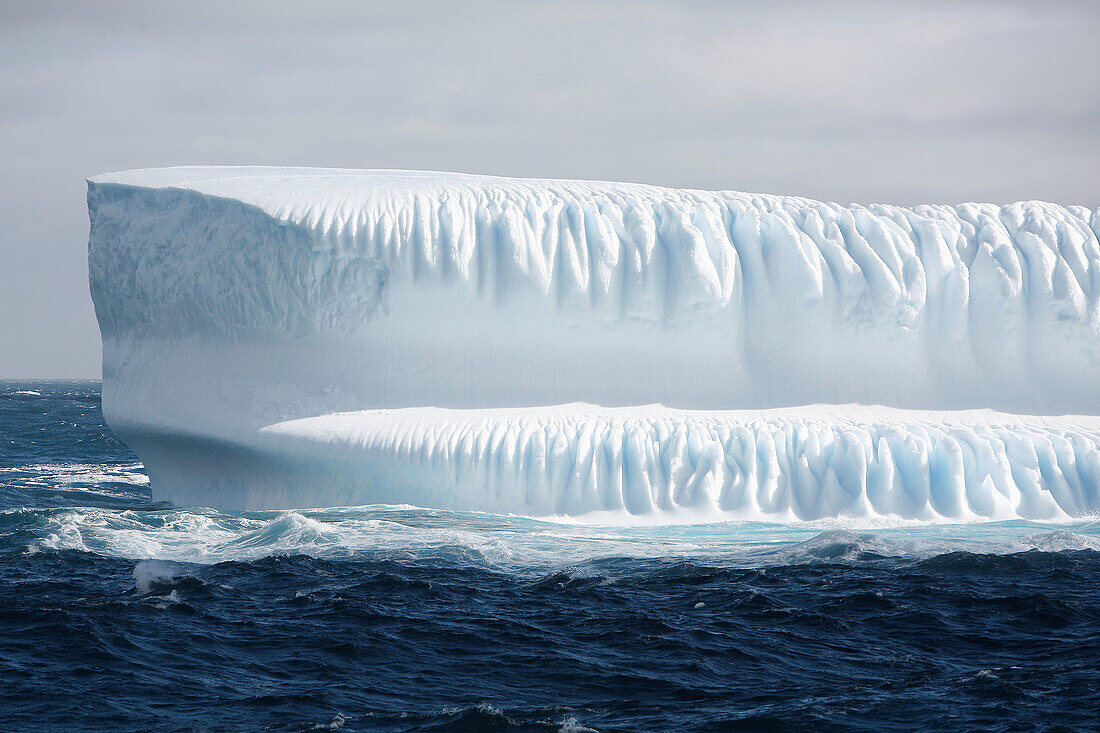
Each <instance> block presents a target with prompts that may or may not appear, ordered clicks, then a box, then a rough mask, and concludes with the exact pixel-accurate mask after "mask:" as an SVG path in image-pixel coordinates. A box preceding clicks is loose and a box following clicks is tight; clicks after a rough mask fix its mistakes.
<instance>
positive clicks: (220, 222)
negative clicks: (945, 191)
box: [88, 168, 1100, 513]
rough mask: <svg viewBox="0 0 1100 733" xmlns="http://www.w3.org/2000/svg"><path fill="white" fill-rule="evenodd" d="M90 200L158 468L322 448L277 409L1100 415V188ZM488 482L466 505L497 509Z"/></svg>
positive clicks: (361, 192)
mask: <svg viewBox="0 0 1100 733" xmlns="http://www.w3.org/2000/svg"><path fill="white" fill-rule="evenodd" d="M88 198H89V209H90V212H91V222H92V229H91V241H90V249H89V252H90V254H89V269H90V276H91V287H92V296H93V300H94V302H95V305H96V312H97V316H98V318H99V321H100V326H101V329H102V332H103V340H104V406H105V409H106V411H107V415H108V419H109V420H111V423H112V426H114V427H115V428H116V429H117V430H119V431H120V433H122V434H123V436H124V437H126V438H127V439H128V440H129V442H131V444H133V445H134V447H135V448H136V449H138V451H139V453H140V454H142V457H143V459H145V460H146V463H147V465H148V466H149V469H150V471H151V472H152V473H153V479H154V487H156V486H157V484H158V481H157V476H156V473H157V468H156V464H157V463H158V462H159V463H161V464H162V465H164V466H169V465H170V466H173V468H172V469H171V471H170V473H171V475H170V476H169V475H165V476H164V477H163V480H162V481H161V482H160V483H161V484H163V485H165V486H169V485H171V486H180V485H181V482H180V481H179V480H177V479H179V477H180V476H182V475H183V473H185V472H188V471H189V469H187V468H186V467H187V466H188V465H190V464H188V462H187V461H186V460H183V459H182V458H181V456H186V455H192V453H194V452H196V451H197V452H199V453H202V451H203V450H205V451H206V455H209V456H214V455H217V456H222V457H221V458H218V460H219V461H221V462H222V463H221V465H222V468H223V469H224V472H223V475H224V476H228V475H230V474H232V473H233V470H235V469H236V468H239V467H240V466H243V465H245V464H246V463H248V465H254V466H257V467H263V470H260V469H259V468H257V470H255V471H253V474H255V475H259V474H261V473H265V472H267V473H270V471H269V470H268V469H270V468H271V466H273V465H276V464H278V465H283V464H285V465H284V468H285V469H286V470H285V471H283V475H290V474H291V473H294V470H296V469H297V468H300V467H301V465H302V462H301V461H302V459H303V456H304V455H305V454H306V453H308V454H309V455H311V456H315V455H320V453H323V451H321V452H320V453H319V452H318V451H319V449H318V447H317V445H316V441H305V440H300V441H298V442H296V443H294V444H293V445H294V446H298V447H293V446H289V445H288V444H287V443H286V436H285V435H281V436H279V437H278V440H276V437H275V436H273V433H272V432H271V431H270V430H267V429H268V428H270V426H272V425H274V424H277V423H287V422H288V421H301V420H308V419H311V418H317V417H320V416H324V415H329V414H332V413H345V412H360V413H363V414H365V413H364V411H375V410H380V409H389V410H400V409H407V408H416V407H428V406H434V407H439V408H455V409H470V408H521V407H534V406H550V405H561V404H567V403H573V402H585V403H591V404H596V405H603V406H605V407H630V406H637V405H646V404H651V403H663V404H665V405H667V406H670V407H674V408H684V409H688V410H693V411H709V410H720V409H762V408H772V407H780V406H794V405H807V404H815V403H834V404H836V403H864V404H883V405H889V406H893V407H897V408H909V409H936V410H955V409H963V408H994V409H998V410H1004V411H1008V412H1016V413H1032V414H1063V413H1070V414H1089V415H1093V414H1097V412H1098V411H1100V378H1098V377H1097V369H1096V367H1097V366H1098V365H1100V305H1098V303H1100V269H1098V268H1100V245H1098V243H1097V231H1098V230H1100V211H1089V210H1087V209H1083V208H1081V207H1061V206H1056V205H1052V204H1045V203H1038V202H1028V203H1018V204H1012V205H1009V206H994V205H989V204H964V205H960V206H953V207H950V206H922V207H915V208H901V207H894V206H870V207H862V206H850V207H843V206H838V205H835V204H824V203H819V202H815V201H810V200H806V199H800V198H793V197H780V196H756V195H747V194H739V193H732V192H704V191H679V190H671V189H662V188H657V187H652V186H641V185H630V184H613V183H592V182H576V181H529V180H512V179H501V178H488V177H478V176H464V175H457V174H440V173H416V172H395V171H339V170H337V171H332V170H316V169H268V168H182V169H158V170H148V171H131V172H127V173H119V174H108V175H106V176H101V177H98V178H95V179H93V180H92V181H90V184H89V196H88ZM364 419H367V418H364ZM900 420H901V423H902V425H903V428H902V429H903V430H907V429H909V428H908V427H904V425H906V421H905V420H904V419H900ZM895 422H897V420H895ZM914 429H915V428H914ZM1066 429H1067V430H1069V431H1070V432H1073V431H1074V430H1076V428H1074V427H1073V426H1072V425H1070V426H1069V427H1068V428H1066ZM1090 429H1091V428H1090ZM265 430H266V431H265ZM653 430H656V428H652V429H649V432H648V433H646V434H647V435H649V436H650V437H649V438H646V439H645V440H646V441H649V442H650V443H652V445H658V444H659V443H660V441H659V440H658V439H657V437H654V436H655V433H653ZM1082 430H1084V428H1082ZM1086 434H1089V433H1088V431H1087V430H1085V431H1084V432H1082V433H1081V435H1086ZM333 439H334V440H335V438H333ZM608 440H612V438H608ZM1081 441H1083V442H1081ZM337 442H339V441H337ZM566 442H567V443H568V441H566ZM826 442H827V443H828V441H826ZM276 443H277V444H278V445H277V447H276ZM1078 443H1080V446H1079V448H1080V450H1081V451H1083V453H1081V456H1085V455H1086V454H1088V455H1091V453H1089V450H1092V449H1094V448H1095V441H1094V440H1093V438H1091V437H1084V438H1081V440H1080V441H1078ZM1075 445H1077V444H1075ZM143 446H145V450H144V452H143V450H142V447H143ZM173 446H175V447H173ZM202 446H206V448H205V449H204V448H202ZM1090 446H1092V448H1090ZM299 449H300V450H302V451H304V452H305V453H303V455H302V456H298V455H296V454H295V451H297V450H299ZM395 450H396V449H395ZM147 455H148V456H149V457H147ZM1075 455H1077V454H1075ZM160 456H163V458H158V457H160ZM382 460H383V459H381V458H380V459H378V460H375V461H374V462H373V463H372V464H371V465H374V466H376V467H377V466H379V465H380V463H379V461H382ZM433 460H434V459H433ZM1082 460H1091V459H1087V458H1083V459H1082ZM249 462H250V463H249ZM342 465H350V464H347V463H346V462H345V463H344V464H342ZM620 468H621V467H620ZM231 469H233V470H231ZM406 469H407V470H406ZM347 470H348V471H351V470H352V469H350V468H349V469H347ZM355 470H356V471H358V472H360V473H361V472H362V471H367V472H370V470H371V469H370V468H369V467H367V468H360V469H355ZM417 470H419V469H415V468H411V469H409V468H407V467H406V468H403V469H402V471H406V473H407V472H408V471H412V473H413V474H416V471H417ZM609 470H611V469H609ZM621 470H625V469H621ZM922 470H924V471H925V474H926V475H927V474H928V472H929V471H930V470H931V469H927V467H926V469H922ZM276 473H278V472H276ZM780 473H782V471H780ZM189 475H190V474H189ZM265 475H266V474H265ZM424 476H425V480H428V476H427V474H424ZM173 477H175V478H173ZM189 480H191V481H192V482H193V483H194V481H198V482H199V483H203V482H204V481H205V483H206V484H207V486H208V487H209V486H213V485H214V484H217V486H218V489H217V492H215V493H214V494H210V493H209V492H207V493H206V494H202V495H203V496H204V497H206V500H207V503H215V501H214V500H215V499H216V498H217V496H222V495H224V496H225V497H227V499H226V501H227V502H228V503H239V502H238V501H237V500H239V499H240V497H241V496H244V495H248V496H251V497H253V498H251V499H248V500H247V501H246V502H245V503H252V504H254V505H263V504H264V503H265V501H266V500H265V499H264V496H267V495H268V494H267V493H266V492H265V490H264V488H263V486H252V487H249V488H247V489H240V490H238V489H237V488H234V487H235V486H237V485H238V484H241V483H248V479H247V478H243V477H242V478H234V479H224V480H217V481H215V480H214V479H201V478H194V477H192V478H191V479H189ZM326 480H327V481H329V482H330V483H332V482H336V483H338V482H337V481H336V478H334V477H332V476H330V477H329V479H326ZM1093 480H1094V479H1091V478H1087V477H1086V479H1085V480H1084V484H1082V486H1084V488H1083V489H1082V491H1086V493H1087V490H1091V489H1090V486H1091V484H1090V483H1089V482H1090V481H1093ZM211 482H213V483H211ZM264 482H265V485H266V484H271V483H273V482H274V483H277V482H278V479H276V478H272V477H271V476H269V477H268V478H266V479H264ZM365 483H369V482H365ZM460 483H461V482H460ZM536 483H537V482H536ZM462 486H463V487H464V486H465V484H462ZM524 486H526V484H524ZM490 489H491V487H490ZM490 489H487V488H485V487H484V486H483V487H482V488H462V487H459V486H456V487H455V488H454V489H453V494H454V497H455V498H454V501H453V504H454V505H455V506H464V507H467V508H483V509H490V510H491V509H493V508H494V505H493V500H492V498H491V496H489V495H488V494H486V491H490ZM196 490H197V489H196ZM535 490H536V489H531V491H535ZM1039 490H1046V489H1045V488H1044V485H1043V484H1042V481H1040V489H1039ZM175 491H176V496H177V498H178V499H180V500H183V501H186V500H187V498H188V497H187V495H186V490H184V489H183V488H179V489H178V490H175ZM242 491H243V493H242ZM524 491H525V492H527V491H528V490H527V489H524ZM180 492H183V493H182V494H181V493H180ZM528 493H530V492H528ZM681 494H682V492H681ZM376 495H377V494H372V493H371V492H370V491H365V493H364V494H363V495H362V496H357V497H356V496H346V497H345V498H346V499H348V500H364V501H371V500H374V499H372V496H376ZM474 495H477V496H474ZM234 497H235V498H234ZM280 497H281V498H279V499H278V500H277V503H280V504H287V503H288V502H290V501H292V498H291V497H292V495H288V494H285V493H284V494H281V495H280ZM318 497H323V492H322V494H319V495H318ZM387 498H388V499H389V498H392V497H387ZM433 501H438V502H439V503H444V504H445V503H446V497H442V498H438V497H437V498H436V499H433ZM537 503H538V502H533V503H532V504H531V506H534V505H535V504H537ZM979 503H980V502H979ZM1056 503H1057V502H1056ZM1086 503H1087V502H1086ZM520 504H522V502H520ZM688 505H693V504H691V501H689V502H688ZM637 506H646V504H645V502H641V503H637ZM649 506H651V507H655V506H657V505H656V504H653V503H652V502H651V503H650V504H649ZM883 506H886V504H883ZM585 507H586V508H585V509H584V511H590V510H592V509H598V508H614V507H611V506H600V505H598V502H597V504H586V505H585ZM626 508H627V509H628V510H630V511H633V510H632V509H631V508H630V507H626ZM521 509H522V506H518V505H517V507H513V508H512V509H511V510H517V511H518V510H521ZM558 509H560V507H558V508H555V510H558ZM651 510H656V509H651ZM563 511H574V510H573V509H569V508H566V509H564V510H563ZM578 511H579V510H578ZM646 511H649V510H646ZM838 511H840V510H838ZM860 511H862V510H860ZM874 511H878V510H877V509H874ZM1072 511H1073V512H1074V513H1079V512H1080V510H1079V508H1073V510H1072Z"/></svg>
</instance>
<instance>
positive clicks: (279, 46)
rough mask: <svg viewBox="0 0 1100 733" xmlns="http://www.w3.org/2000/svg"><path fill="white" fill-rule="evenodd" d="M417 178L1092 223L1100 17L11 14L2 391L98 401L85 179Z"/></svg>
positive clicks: (283, 11) (1011, 8)
mask: <svg viewBox="0 0 1100 733" xmlns="http://www.w3.org/2000/svg"><path fill="white" fill-rule="evenodd" d="M249 163H255V164H287V165H319V166H340V167H362V168H372V167H373V168H422V169H441V170H457V171H466V172H477V173H494V174H501V175H512V176H540V177H542V176H545V177H568V178H598V179H611V180H628V181H642V182H647V183H656V184H663V185H671V186H690V187H699V188H728V189H738V190H745V191H762V192H772V193H790V194H799V195H805V196H811V197H815V198H823V199H829V200H835V201H841V202H850V201H859V202H863V203H870V202H891V203H921V202H926V201H928V202H931V201H936V202H957V201H965V200H983V201H996V202H1008V201H1015V200H1019V199H1025V198H1041V199H1047V200H1053V201H1058V202H1060V203H1074V204H1084V205H1087V206H1092V207H1095V206H1097V205H1100V185H1098V184H1100V175H1098V174H1100V3H1094V2H1080V3H1061V4H1060V3H1055V2H1050V1H1049V0H1048V1H1046V2H1036V3H1026V4H1025V3H1011V2H942V3H940V2H936V3H907V4H905V5H904V6H902V5H901V4H900V3H880V2H874V3H871V2H868V3H863V2H851V3H826V2H812V3H790V4H783V3H775V2H767V3H765V2H760V3H753V4H737V3H733V2H715V3H707V2H695V3H685V2H677V3H673V2H668V3H647V2H637V1H635V2H623V3H613V2H602V3H595V2H591V3H579V2H561V1H555V2H519V1H516V2H507V3H457V2H441V3H416V2H407V1H406V0H400V1H398V0H394V1H393V2H390V3H385V4H381V3H379V4H372V3H362V2H349V3H338V2H334V3H321V2H310V3H280V2H269V1H265V2H255V3H252V2H236V3H235V2H230V1H229V0H219V1H218V2H211V3H190V2H178V1H177V2H172V3H156V2H133V3H119V2H71V3H53V2H43V1H42V0H30V1H28V2H12V1H11V0H0V316H2V317H0V377H98V376H99V358H100V354H99V332H98V329H97V327H96V323H95V316H94V314H93V311H92V305H91V300H90V298H89V296H88V284H87V262H86V248H87V231H88V221H87V214H86V210H85V201H84V195H85V183H84V179H85V178H86V177H87V176H91V175H94V174H96V173H101V172H105V171H111V170H121V169H126V168H139V167H146V166H163V165H178V164H249Z"/></svg>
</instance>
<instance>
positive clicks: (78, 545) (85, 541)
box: [0, 507, 1100, 574]
mask: <svg viewBox="0 0 1100 733" xmlns="http://www.w3.org/2000/svg"><path fill="white" fill-rule="evenodd" d="M0 536H3V537H6V538H8V542H9V544H10V543H13V542H19V543H22V544H21V547H22V548H23V551H29V552H45V551H66V550H77V551H82V552H90V553H95V554H97V555H102V556H108V557H117V558H126V559H133V560H156V561H160V562H170V563H171V562H175V563H192V564H194V563H197V564H213V563H219V562H227V561H253V560H257V559H261V558H265V557H271V556H288V555H303V556H310V557H317V558H328V559H348V558H368V559H379V560H387V561H397V562H414V563H430V564H431V563H435V564H442V565H446V566H455V567H466V566H469V567H481V568H486V569H491V570H499V571H504V572H516V573H524V574H526V573H532V572H534V573H541V572H547V571H549V570H551V569H554V568H562V567H572V566H585V565H588V564H592V563H596V564H600V563H604V562H614V561H616V560H619V559H624V560H662V561H663V560H667V559H670V558H671V559H675V558H684V559H691V560H693V561H702V562H717V563H721V564H724V565H731V566H738V567H741V566H743V567H757V566H779V565H794V564H805V563H820V562H867V561H874V560H884V559H890V560H905V561H911V560H919V559H923V558H928V557H934V556H937V555H942V554H947V553H951V552H956V551H963V552H970V553H979V554H1001V555H1003V554H1011V553H1018V552H1026V551H1031V550H1038V551H1043V552H1063V551H1097V550H1100V522H1098V521H1097V520H1085V521H1079V522H1076V523H1073V524H1070V525H1053V526H1052V525H1049V524H1043V523H1039V522H1026V521H1019V520H1016V521H1008V522H987V523H972V524H966V525H942V524H928V523H908V524H904V523H903V524H894V525H893V526H886V525H882V526H878V527H875V528H873V529H868V528H866V527H862V528H861V527H859V526H858V525H850V526H844V523H843V522H837V521H835V520H833V521H829V522H818V523H813V522H810V523H805V524H800V525H790V524H782V523H768V522H725V523H713V524H705V525H673V526H643V527H630V526H624V527H609V526H604V525H601V526H596V525H582V524H577V523H572V522H569V523H562V522H550V521H544V520H539V519H531V518H525V517H515V516H501V515H490V514H480V513H463V512H443V511H438V510H423V509H415V508H411V507H349V508H341V509H324V510H315V511H310V512H244V513H232V512H218V511H214V510H182V509H158V510H145V511H133V510H131V511H117V510H108V509H100V508H71V509H45V510H32V509H14V510H8V511H5V512H2V513H0ZM156 567H160V566H156Z"/></svg>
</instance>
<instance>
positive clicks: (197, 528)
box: [0, 382, 1100, 731]
mask: <svg viewBox="0 0 1100 733" xmlns="http://www.w3.org/2000/svg"><path fill="white" fill-rule="evenodd" d="M1098 721H1100V521H1097V520H1092V519H1089V520H1079V521H1075V522H1073V523H1072V524H1044V523H1039V522H1027V521H1011V522H987V523H973V524H956V525H931V524H922V523H917V522H896V523H888V522H882V521H880V522H877V523H864V524H862V525H857V524H846V523H844V522H838V521H832V522H820V523H811V524H800V525H783V524H769V523H760V522H754V523H750V522H725V523H712V524H701V525H694V526H674V527H668V526H665V527H662V526H620V527H615V526H589V525H585V524H583V523H580V522H577V521H564V520H560V521H559V520H553V519H533V518H526V517H516V516H499V515H492V514H483V513H461V512H445V511H436V510H424V509H417V508H413V507H400V506H396V507H395V506H369V507H350V508H335V509H317V510H308V511H307V510H303V511H272V512H219V511H214V510H211V509H203V508H184V507H174V506H171V505H168V504H164V503H160V502H157V501H154V500H153V498H152V496H151V493H150V487H149V481H148V477H147V476H146V474H145V472H144V470H143V468H142V466H141V464H140V462H139V461H138V458H137V457H136V456H135V455H134V454H133V453H132V452H131V451H130V450H129V449H128V448H127V447H126V446H125V445H123V444H122V443H120V442H119V441H118V440H117V439H116V438H115V437H114V436H113V435H112V433H111V431H110V430H109V429H108V428H107V427H106V425H105V423H104V421H103V416H102V411H101V408H100V397H99V384H98V383H97V382H4V383H0V729H3V730H50V731H57V730H65V731H76V730H94V731H114V730H118V731H133V730H158V731H161V730H163V731H221V730H227V731H228V730H233V731H235V730H275V731H305V730H329V729H333V730H336V729H341V730H364V731H589V730H596V731H775V730H826V731H832V730H837V731H885V730H924V729H935V730H1004V731H1009V730H1012V731H1017V730H1050V731H1056V730H1057V731H1092V730H1097V729H1098V728H1100V722H1098Z"/></svg>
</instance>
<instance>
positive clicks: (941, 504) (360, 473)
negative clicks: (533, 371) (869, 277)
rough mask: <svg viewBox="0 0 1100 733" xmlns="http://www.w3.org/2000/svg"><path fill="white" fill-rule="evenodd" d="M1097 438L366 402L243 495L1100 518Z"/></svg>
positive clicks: (269, 442) (285, 456)
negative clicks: (370, 406)
mask: <svg viewBox="0 0 1100 733" xmlns="http://www.w3.org/2000/svg"><path fill="white" fill-rule="evenodd" d="M1098 445H1100V418H1097V417H1088V416H1059V417H1022V416H1018V415H1009V414H1004V413H997V412H993V411H989V410H976V411H960V412H926V411H909V410H897V409H891V408H881V407H863V406H858V405H848V406H810V407H803V408H792V409H777V410H759V411H753V410H737V411H705V410H698V411H695V410H674V409H669V408H665V407H662V406H660V405H651V406H644V407H630V408H616V409H609V408H602V407H598V406H594V405H586V404H572V405H561V406H555V407H545V408H524V409H511V410H507V409H505V410H500V409H497V410H478V409H475V410H442V409H436V408H410V409H401V410H368V411H356V412H348V413H338V414H331V415H321V416H316V417H311V418H302V419H296V420H289V421H283V422H279V423H275V424H272V425H269V426H267V427H265V428H262V429H261V430H260V431H259V432H258V434H257V436H256V440H255V443H254V445H253V451H254V456H253V461H252V466H253V468H255V467H258V466H263V465H265V461H266V459H264V458H262V457H263V456H270V457H271V459H270V464H271V465H272V466H276V467H278V469H277V470H271V471H266V470H264V471H255V470H253V471H252V472H251V473H247V474H242V475H241V477H240V479H239V480H240V481H242V482H243V483H244V484H245V485H240V486H237V487H236V490H235V491H234V492H233V493H232V495H233V496H234V497H237V498H238V499H242V498H243V499H244V500H245V508H272V507H291V506H313V505H317V506H325V505H359V504H375V503H407V504H413V505H417V506H428V507H438V508H446V509H461V510H481V511H491V512H498V513H501V512H503V513H515V514H522V515H528V516H549V515H568V516H586V515H587V516H593V517H594V516H601V515H602V516H604V517H605V518H606V517H607V516H620V517H629V516H635V517H648V518H650V519H651V520H652V519H654V518H660V517H664V518H665V519H666V520H667V521H679V520H680V519H682V518H684V517H691V518H692V520H693V521H694V520H700V519H707V518H709V519H766V520H774V521H790V520H815V519H823V518H833V517H849V518H853V517H854V518H872V517H876V518H878V517H887V518H890V517H895V518H903V519H916V520H924V521H964V520H973V519H1011V518H1027V519H1065V518H1067V517H1080V516H1086V515H1091V514H1096V513H1098V512H1100V488H1098V487H1100V449H1098ZM196 462H198V458H197V457H196ZM214 465H219V464H217V463H216V462H215V463H214ZM224 479H225V476H224V475H221V474H219V475H218V476H204V475H202V474H201V473H199V474H198V475H196V474H195V473H194V472H193V470H192V471H191V472H189V473H188V475H187V476H185V477H183V478H182V479H180V477H178V476H173V477H172V479H171V481H170V482H169V483H170V485H171V487H172V488H173V490H172V492H170V495H171V498H172V500H173V501H176V502H177V503H184V504H188V503H203V502H202V495H201V492H197V491H196V488H195V487H202V486H207V485H209V484H210V483H211V481H215V482H216V481H222V480H224Z"/></svg>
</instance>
